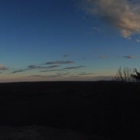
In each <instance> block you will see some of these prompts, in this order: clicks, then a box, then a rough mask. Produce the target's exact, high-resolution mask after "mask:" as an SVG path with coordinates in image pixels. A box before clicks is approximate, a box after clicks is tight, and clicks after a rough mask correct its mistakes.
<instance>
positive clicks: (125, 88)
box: [0, 81, 140, 139]
mask: <svg viewBox="0 0 140 140" xmlns="http://www.w3.org/2000/svg"><path fill="white" fill-rule="evenodd" d="M0 112H1V113H0V125H8V126H9V125H11V126H31V125H38V126H50V127H54V128H59V129H60V128H61V129H71V130H73V131H79V132H81V133H83V134H86V135H98V136H103V137H105V138H110V139H119V138H124V139H127V138H133V139H134V138H135V139H137V138H138V139H139V138H140V136H139V134H140V83H125V82H113V81H110V82H109V81H108V82H104V81H99V82H33V83H31V82H27V83H26V82H24V83H6V84H5V83H3V84H0Z"/></svg>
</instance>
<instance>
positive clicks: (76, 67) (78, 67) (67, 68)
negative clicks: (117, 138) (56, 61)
mask: <svg viewBox="0 0 140 140" xmlns="http://www.w3.org/2000/svg"><path fill="white" fill-rule="evenodd" d="M83 67H85V66H75V67H66V68H63V69H64V70H69V69H80V68H83Z"/></svg>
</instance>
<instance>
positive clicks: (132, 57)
mask: <svg viewBox="0 0 140 140" xmlns="http://www.w3.org/2000/svg"><path fill="white" fill-rule="evenodd" d="M124 58H128V59H134V58H135V56H132V55H126V56H124Z"/></svg>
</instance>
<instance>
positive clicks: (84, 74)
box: [78, 72, 93, 76]
mask: <svg viewBox="0 0 140 140" xmlns="http://www.w3.org/2000/svg"><path fill="white" fill-rule="evenodd" d="M92 74H93V73H87V72H81V73H79V74H78V75H80V76H87V75H92Z"/></svg>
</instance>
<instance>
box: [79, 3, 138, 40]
mask: <svg viewBox="0 0 140 140" xmlns="http://www.w3.org/2000/svg"><path fill="white" fill-rule="evenodd" d="M82 8H83V9H84V10H85V11H86V12H88V13H90V14H92V15H97V16H99V17H100V18H101V19H103V20H104V21H106V22H107V23H109V25H112V26H113V27H115V28H116V29H119V31H120V33H121V35H122V36H123V37H124V38H130V36H131V35H134V34H140V3H138V2H134V1H132V0H131V1H130V0H83V4H82Z"/></svg>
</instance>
